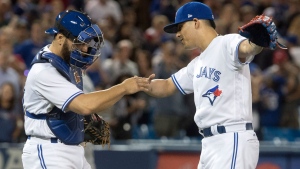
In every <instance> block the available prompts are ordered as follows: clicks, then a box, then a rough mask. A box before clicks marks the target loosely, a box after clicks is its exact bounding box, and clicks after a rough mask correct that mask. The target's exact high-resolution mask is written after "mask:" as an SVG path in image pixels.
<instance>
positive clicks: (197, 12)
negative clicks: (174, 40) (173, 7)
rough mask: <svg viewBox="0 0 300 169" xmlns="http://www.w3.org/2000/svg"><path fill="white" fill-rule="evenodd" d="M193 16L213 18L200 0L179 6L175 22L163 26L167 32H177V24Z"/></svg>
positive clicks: (207, 7)
mask: <svg viewBox="0 0 300 169" xmlns="http://www.w3.org/2000/svg"><path fill="white" fill-rule="evenodd" d="M194 18H197V19H206V20H214V15H213V13H212V11H211V9H210V8H209V6H207V5H205V4H203V3H201V2H189V3H186V4H184V5H183V6H182V7H180V8H179V9H178V10H177V12H176V15H175V23H173V24H170V25H167V26H165V27H164V31H165V32H167V33H177V31H178V24H180V23H183V22H186V21H192V20H193V19H194Z"/></svg>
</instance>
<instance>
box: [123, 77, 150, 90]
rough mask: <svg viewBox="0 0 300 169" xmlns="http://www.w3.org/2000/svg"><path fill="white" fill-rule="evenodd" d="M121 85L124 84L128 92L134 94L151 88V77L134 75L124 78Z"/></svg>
mask: <svg viewBox="0 0 300 169" xmlns="http://www.w3.org/2000/svg"><path fill="white" fill-rule="evenodd" d="M121 85H123V86H124V88H125V91H126V94H134V93H136V92H139V91H148V90H149V85H150V84H149V78H144V77H138V76H134V77H132V78H128V79H126V80H124V81H123V82H122V83H121Z"/></svg>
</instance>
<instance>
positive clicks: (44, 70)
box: [28, 63, 58, 77]
mask: <svg viewBox="0 0 300 169" xmlns="http://www.w3.org/2000/svg"><path fill="white" fill-rule="evenodd" d="M56 73H58V72H57V70H56V68H55V67H53V66H52V65H51V64H50V63H36V64H34V65H33V66H32V68H31V69H30V71H29V74H28V77H30V76H34V77H38V76H45V77H49V76H50V75H53V74H56Z"/></svg>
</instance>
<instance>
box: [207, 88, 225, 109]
mask: <svg viewBox="0 0 300 169" xmlns="http://www.w3.org/2000/svg"><path fill="white" fill-rule="evenodd" d="M221 94H222V90H220V89H219V85H217V86H215V87H213V88H211V89H209V90H207V92H206V93H204V94H203V95H202V97H207V98H208V100H209V102H210V104H211V105H212V106H213V104H214V102H215V100H216V98H217V97H219V96H220V95H221Z"/></svg>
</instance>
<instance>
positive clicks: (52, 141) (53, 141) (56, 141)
mask: <svg viewBox="0 0 300 169" xmlns="http://www.w3.org/2000/svg"><path fill="white" fill-rule="evenodd" d="M31 137H32V136H31V135H29V136H28V137H27V139H28V140H30V139H31ZM36 138H39V137H36ZM41 139H42V138H41ZM49 141H50V142H51V143H58V138H50V139H49Z"/></svg>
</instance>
